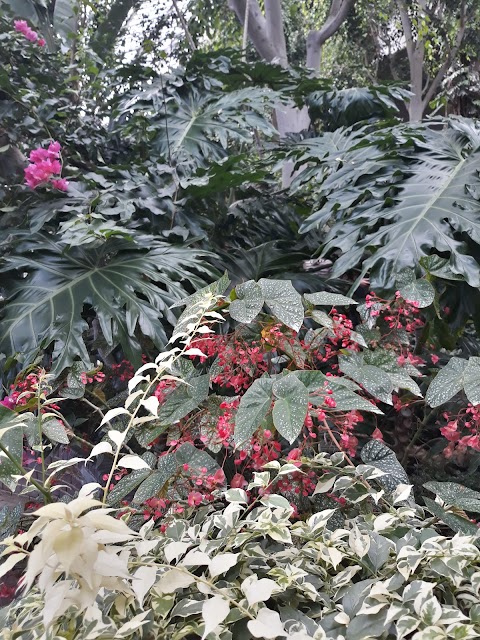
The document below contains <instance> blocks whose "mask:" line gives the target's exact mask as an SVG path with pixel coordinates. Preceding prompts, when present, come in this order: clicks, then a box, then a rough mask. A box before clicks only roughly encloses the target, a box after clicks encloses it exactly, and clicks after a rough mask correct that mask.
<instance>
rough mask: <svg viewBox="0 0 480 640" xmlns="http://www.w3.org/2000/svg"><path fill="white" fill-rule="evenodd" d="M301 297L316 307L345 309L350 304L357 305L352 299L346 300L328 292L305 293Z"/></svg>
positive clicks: (344, 297)
mask: <svg viewBox="0 0 480 640" xmlns="http://www.w3.org/2000/svg"><path fill="white" fill-rule="evenodd" d="M303 297H304V298H305V300H306V301H307V302H310V304H313V305H315V306H318V307H345V306H347V305H350V304H358V302H355V300H353V299H352V298H347V296H342V295H340V294H339V293H329V292H328V291H319V292H318V293H306V294H305V295H304V296H303Z"/></svg>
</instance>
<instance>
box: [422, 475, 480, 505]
mask: <svg viewBox="0 0 480 640" xmlns="http://www.w3.org/2000/svg"><path fill="white" fill-rule="evenodd" d="M423 486H424V487H425V489H428V490H429V491H431V492H432V493H435V494H436V495H437V496H438V497H439V498H441V499H442V500H443V501H444V502H446V503H447V504H450V505H453V506H454V507H458V508H459V509H465V510H466V511H473V512H475V513H480V493H479V492H478V491H474V490H473V489H469V488H468V487H464V486H463V485H461V484H457V483H456V482H426V483H425V484H424V485H423Z"/></svg>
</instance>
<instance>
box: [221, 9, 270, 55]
mask: <svg viewBox="0 0 480 640" xmlns="http://www.w3.org/2000/svg"><path fill="white" fill-rule="evenodd" d="M228 6H229V7H230V9H231V10H232V11H234V12H235V15H236V16H237V18H238V21H239V22H240V24H241V25H242V27H243V26H244V24H245V9H246V0H228ZM248 36H249V38H250V40H251V41H252V44H253V46H254V47H255V49H256V50H257V53H258V54H259V55H260V56H261V57H262V58H263V59H264V60H267V61H268V62H271V61H272V60H274V59H275V58H276V57H277V53H276V51H275V47H274V46H273V44H272V43H271V41H270V38H269V37H268V30H267V21H266V20H265V16H264V15H263V13H262V11H261V10H260V7H259V5H258V0H250V6H249V12H248Z"/></svg>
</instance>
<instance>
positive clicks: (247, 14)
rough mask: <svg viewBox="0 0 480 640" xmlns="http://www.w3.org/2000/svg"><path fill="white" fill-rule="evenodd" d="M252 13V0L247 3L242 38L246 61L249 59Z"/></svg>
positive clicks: (243, 54)
mask: <svg viewBox="0 0 480 640" xmlns="http://www.w3.org/2000/svg"><path fill="white" fill-rule="evenodd" d="M249 14H250V0H247V1H246V3H245V18H244V19H243V38H242V59H243V61H244V62H245V61H246V59H247V44H248V23H249V22H250V20H249Z"/></svg>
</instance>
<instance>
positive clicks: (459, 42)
mask: <svg viewBox="0 0 480 640" xmlns="http://www.w3.org/2000/svg"><path fill="white" fill-rule="evenodd" d="M466 22H467V21H466V1H465V0H462V4H461V7H460V23H459V25H458V31H457V35H456V37H455V44H454V45H453V47H452V48H451V49H450V51H449V52H448V56H447V59H446V60H445V62H444V63H443V64H442V66H441V67H440V69H439V70H438V72H437V74H436V76H435V78H434V79H433V80H432V83H431V85H430V87H429V88H428V91H427V93H426V94H425V97H424V98H423V102H424V104H425V107H426V106H427V105H428V103H429V102H430V100H431V99H432V97H433V96H434V94H435V91H436V90H437V89H438V87H439V86H440V83H441V82H442V80H443V79H444V77H445V74H446V73H447V71H448V69H449V68H450V65H451V64H452V62H453V61H454V60H455V58H456V56H457V53H458V51H459V49H460V47H461V46H462V41H463V36H464V35H465V29H466V26H467V25H466Z"/></svg>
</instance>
